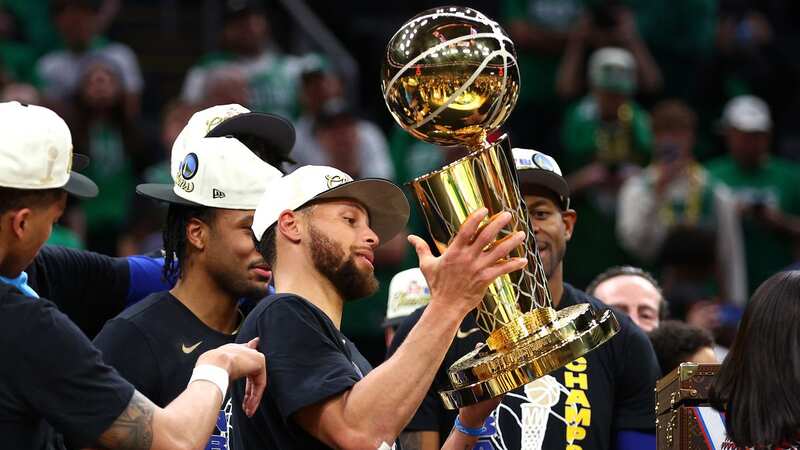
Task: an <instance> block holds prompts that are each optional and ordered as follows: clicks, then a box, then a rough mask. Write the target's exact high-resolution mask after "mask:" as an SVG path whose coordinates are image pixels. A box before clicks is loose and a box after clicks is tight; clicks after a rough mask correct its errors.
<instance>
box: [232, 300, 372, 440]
mask: <svg viewBox="0 0 800 450" xmlns="http://www.w3.org/2000/svg"><path fill="white" fill-rule="evenodd" d="M255 337H260V338H261V340H260V341H259V347H258V348H259V350H260V351H261V352H262V353H264V355H266V358H267V377H268V380H269V381H268V382H269V387H268V388H267V390H266V392H265V393H264V398H263V399H262V400H261V405H259V407H258V410H257V411H256V413H255V415H254V416H253V417H252V418H247V417H246V416H245V415H244V412H243V411H241V408H234V429H233V436H234V439H233V444H234V445H231V450H246V449H281V450H291V449H298V450H300V449H302V450H313V449H324V448H327V447H326V446H325V445H324V444H323V443H322V442H320V441H319V440H317V439H316V438H314V437H313V436H311V435H310V434H308V433H307V432H306V431H305V430H303V429H302V428H301V427H300V426H299V425H297V424H296V423H295V422H294V420H293V418H292V414H294V413H295V412H297V411H298V410H300V409H302V408H304V407H307V406H310V405H313V404H316V403H319V402H321V401H323V400H325V399H327V398H329V397H331V396H334V395H336V394H339V393H341V392H344V391H346V390H348V389H350V388H351V387H352V386H353V385H354V384H355V383H356V382H358V381H359V380H360V379H361V378H363V377H364V376H365V375H366V374H367V373H368V372H369V371H370V370H371V369H372V367H371V366H370V364H369V362H367V360H366V359H365V358H364V357H363V356H362V355H361V353H359V352H358V349H356V347H355V345H353V343H352V342H350V340H349V339H347V338H346V337H345V336H344V335H343V334H342V333H341V332H340V331H339V330H338V329H336V326H334V324H333V322H331V320H330V319H329V318H328V316H327V315H325V313H324V312H322V310H320V309H319V308H317V307H316V306H314V305H313V304H311V303H310V302H309V301H307V300H305V299H303V298H301V297H298V296H296V295H291V294H277V295H272V296H269V297H267V298H266V299H264V300H262V301H261V303H259V304H258V305H257V306H256V307H255V308H254V309H253V311H252V312H251V313H250V314H249V315H248V316H247V319H245V321H244V325H242V329H241V331H240V332H239V337H238V338H237V339H236V340H237V342H240V343H243V342H247V341H249V340H251V339H253V338H255ZM244 387H245V383H244V382H243V381H242V382H239V381H237V382H236V383H234V387H233V398H234V400H233V401H234V403H235V404H241V403H242V401H243V400H244Z"/></svg>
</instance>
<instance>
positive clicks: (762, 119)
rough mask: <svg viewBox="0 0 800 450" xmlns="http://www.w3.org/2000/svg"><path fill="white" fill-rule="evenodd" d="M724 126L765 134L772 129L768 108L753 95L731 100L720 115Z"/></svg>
mask: <svg viewBox="0 0 800 450" xmlns="http://www.w3.org/2000/svg"><path fill="white" fill-rule="evenodd" d="M722 122H723V124H724V125H726V126H729V127H731V128H735V129H737V130H740V131H745V132H767V131H769V130H770V129H771V128H772V119H771V118H770V114H769V106H767V104H766V103H765V102H764V100H761V99H760V98H758V97H755V96H753V95H740V96H738V97H734V98H733V99H731V100H730V101H729V102H728V104H727V105H725V110H724V112H723V114H722Z"/></svg>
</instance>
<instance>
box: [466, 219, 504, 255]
mask: <svg viewBox="0 0 800 450" xmlns="http://www.w3.org/2000/svg"><path fill="white" fill-rule="evenodd" d="M509 222H511V213H509V212H508V211H503V212H501V213H500V214H496V215H495V216H494V217H493V218H492V221H491V222H489V223H488V224H487V225H486V226H485V227H483V230H481V232H480V233H478V235H477V236H476V237H475V243H474V245H475V246H476V247H477V248H478V250H479V251H481V250H483V248H484V247H486V246H487V245H489V244H490V243H491V242H492V241H494V240H495V239H496V238H497V234H498V233H499V232H500V230H502V229H503V227H504V226H506V225H508V223H509Z"/></svg>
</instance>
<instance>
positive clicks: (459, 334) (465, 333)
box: [456, 328, 479, 339]
mask: <svg viewBox="0 0 800 450" xmlns="http://www.w3.org/2000/svg"><path fill="white" fill-rule="evenodd" d="M478 330H479V328H472V329H469V330H467V331H461V328H459V329H458V331H457V332H456V337H457V338H459V339H464V338H465V337H467V336H469V335H470V334H472V333H474V332H476V331H478Z"/></svg>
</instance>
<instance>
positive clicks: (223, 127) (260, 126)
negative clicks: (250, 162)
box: [206, 112, 295, 165]
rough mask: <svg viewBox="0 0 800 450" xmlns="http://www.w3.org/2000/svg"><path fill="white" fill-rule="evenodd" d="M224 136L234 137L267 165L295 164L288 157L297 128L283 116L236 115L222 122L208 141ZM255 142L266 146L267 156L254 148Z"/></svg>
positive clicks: (209, 134)
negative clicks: (285, 162) (284, 162)
mask: <svg viewBox="0 0 800 450" xmlns="http://www.w3.org/2000/svg"><path fill="white" fill-rule="evenodd" d="M224 136H233V137H235V138H236V139H238V140H239V141H241V142H242V143H243V144H245V145H246V146H247V147H249V148H250V150H253V151H254V152H255V153H256V154H258V157H259V158H261V159H263V160H264V161H266V162H268V163H280V162H283V161H287V162H290V163H294V161H293V160H292V159H291V158H290V157H289V153H290V152H291V151H292V148H293V147H294V142H295V131H294V126H293V125H292V123H291V122H290V121H289V120H288V119H285V118H283V117H281V116H278V115H275V114H269V113H261V112H248V113H242V114H237V115H235V116H233V117H230V118H228V119H225V120H223V121H222V122H220V123H219V124H218V125H217V126H215V127H214V128H212V129H211V130H210V131H209V132H208V133H207V134H206V137H224ZM253 139H255V140H256V141H258V142H260V143H262V144H263V145H264V147H265V148H264V149H263V150H264V153H266V154H261V152H259V151H257V150H259V149H255V148H252V147H253V145H252V140H253ZM273 165H274V164H273Z"/></svg>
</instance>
